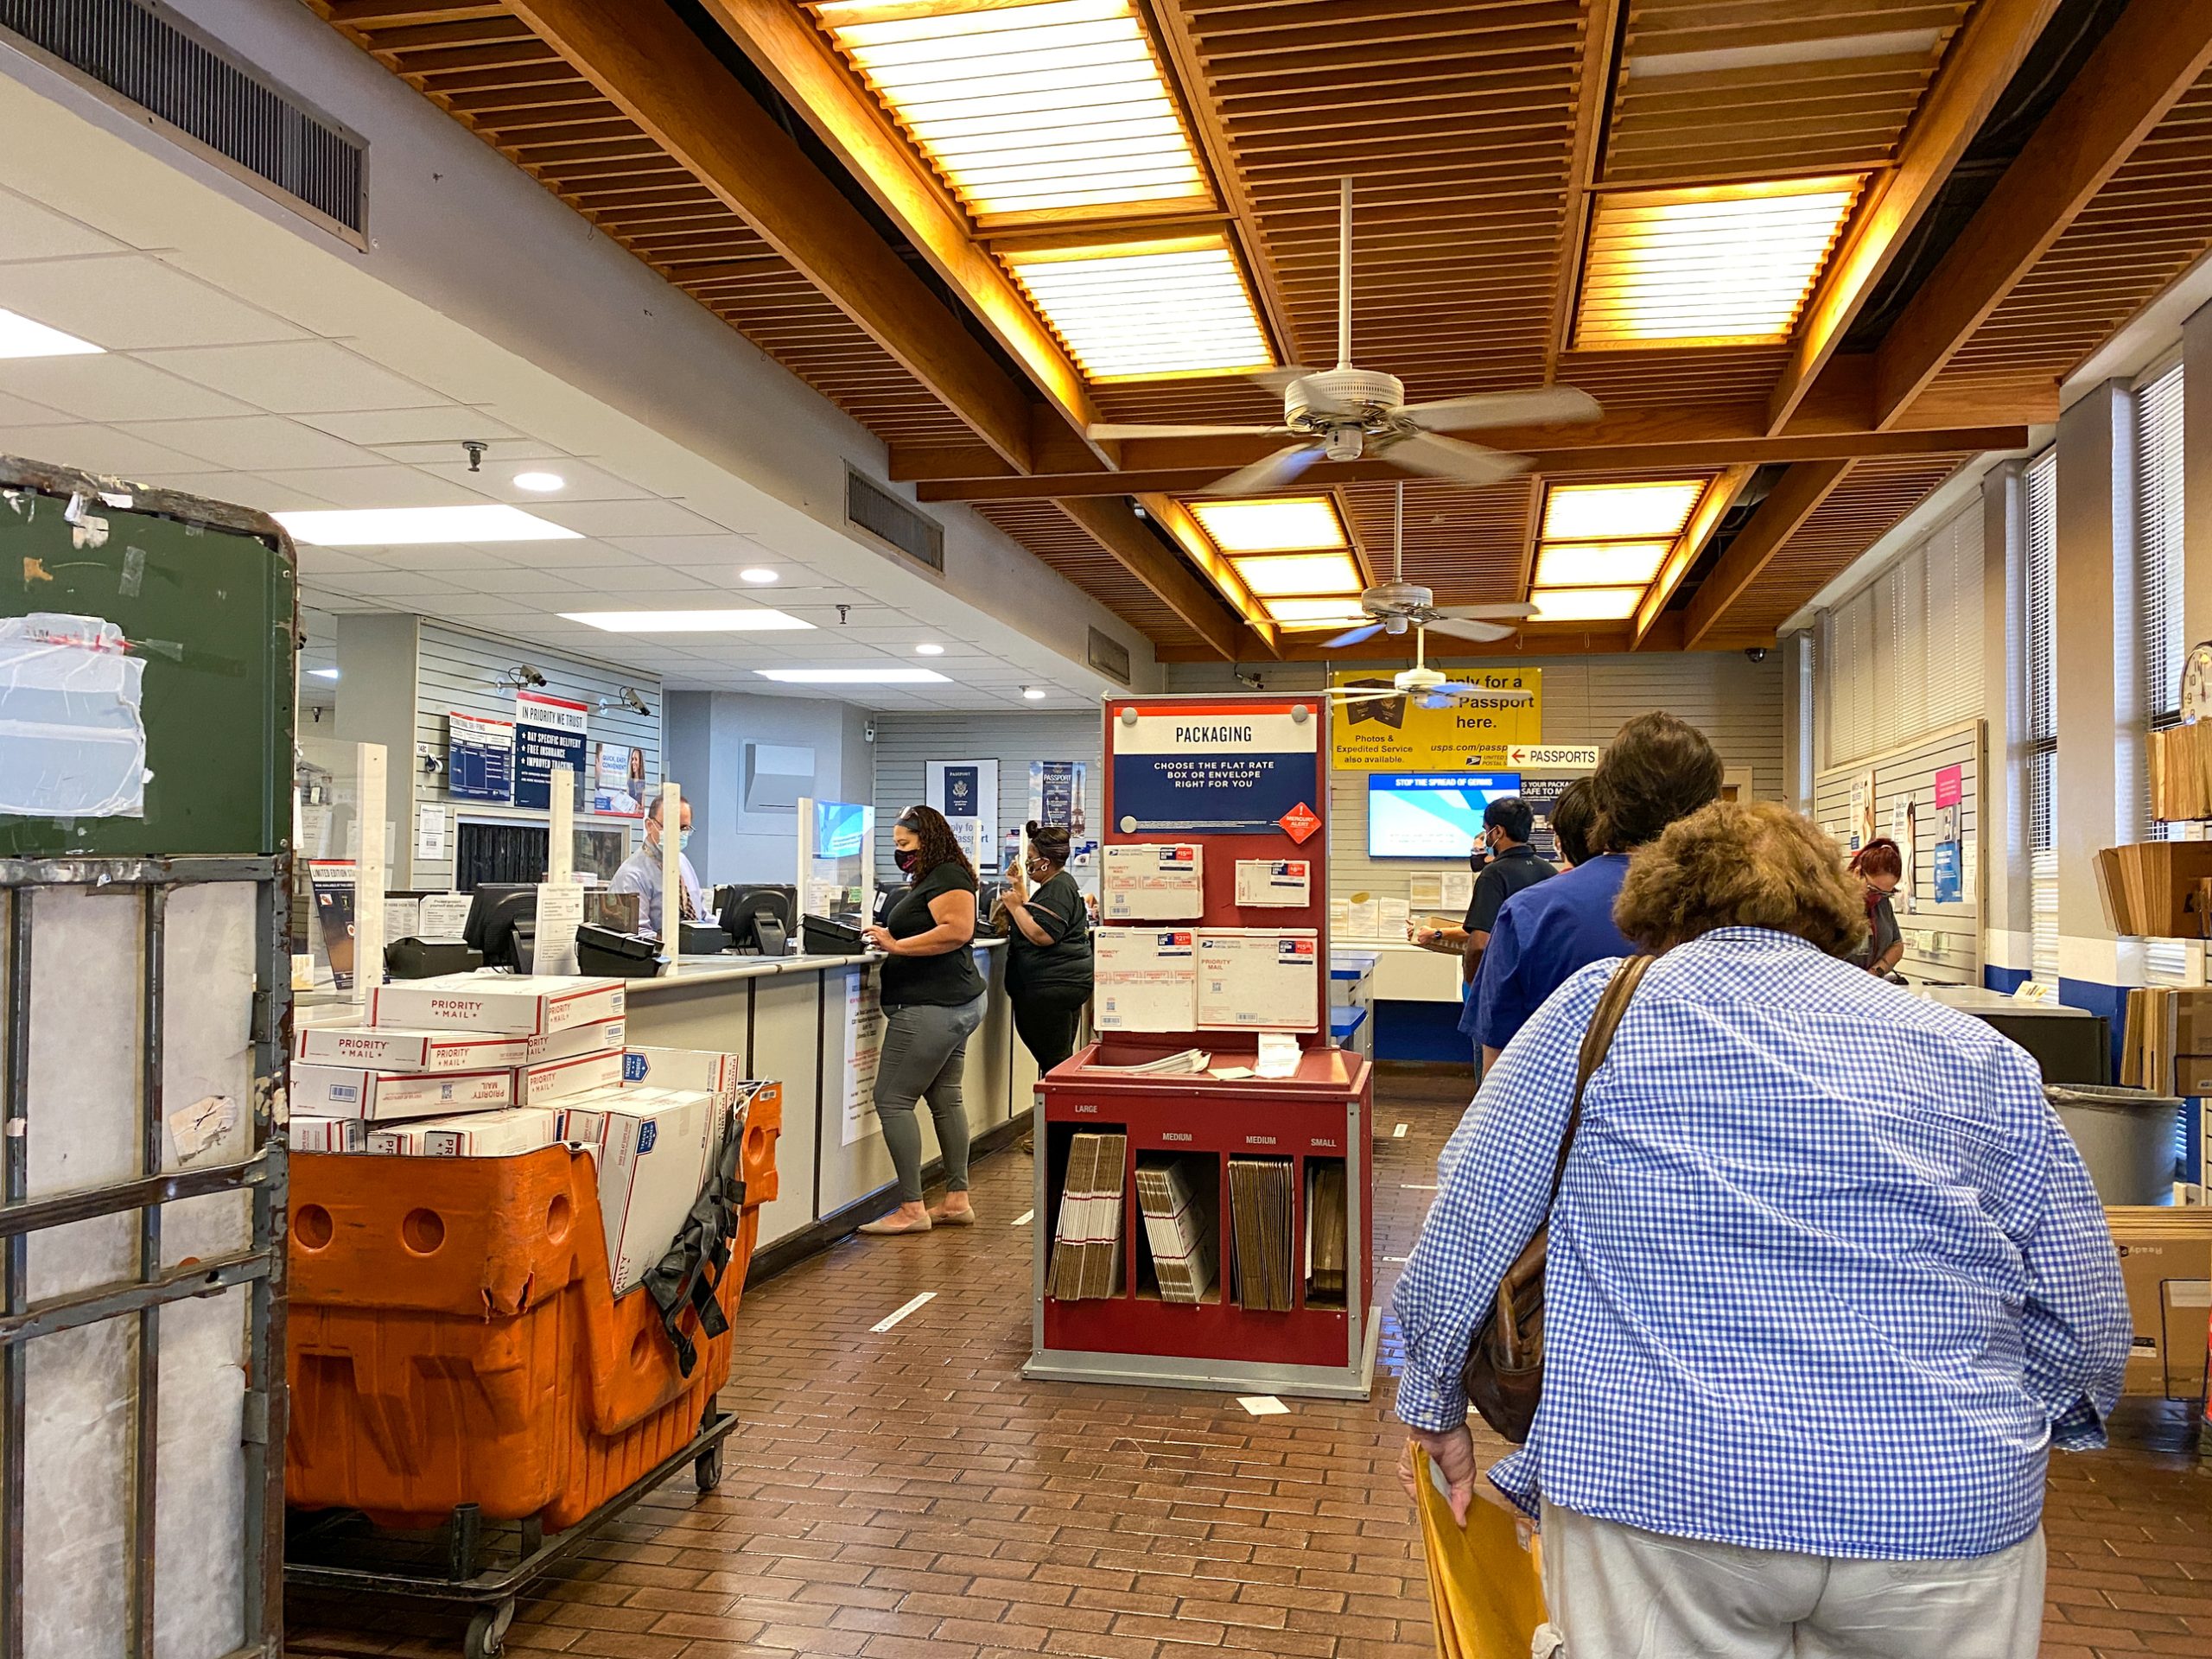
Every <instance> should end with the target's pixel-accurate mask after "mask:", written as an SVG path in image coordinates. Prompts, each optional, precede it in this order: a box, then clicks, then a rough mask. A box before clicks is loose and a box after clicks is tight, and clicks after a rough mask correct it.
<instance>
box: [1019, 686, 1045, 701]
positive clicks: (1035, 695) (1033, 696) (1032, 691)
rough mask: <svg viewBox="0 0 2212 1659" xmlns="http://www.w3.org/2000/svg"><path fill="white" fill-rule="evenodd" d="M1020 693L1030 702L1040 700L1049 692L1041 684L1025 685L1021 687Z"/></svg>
mask: <svg viewBox="0 0 2212 1659" xmlns="http://www.w3.org/2000/svg"><path fill="white" fill-rule="evenodd" d="M1021 695H1022V696H1025V697H1027V698H1028V699H1029V701H1030V702H1044V701H1045V699H1046V696H1048V695H1050V694H1049V693H1047V692H1046V690H1045V688H1044V687H1043V686H1041V685H1025V686H1023V687H1022V688H1021Z"/></svg>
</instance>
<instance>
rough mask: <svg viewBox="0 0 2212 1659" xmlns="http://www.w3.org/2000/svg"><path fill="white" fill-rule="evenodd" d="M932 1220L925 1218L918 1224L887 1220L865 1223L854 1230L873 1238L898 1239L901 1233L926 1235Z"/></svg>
mask: <svg viewBox="0 0 2212 1659" xmlns="http://www.w3.org/2000/svg"><path fill="white" fill-rule="evenodd" d="M930 1225H931V1223H930V1218H929V1217H927V1216H924V1217H922V1218H921V1220H919V1221H918V1222H915V1221H892V1220H889V1219H885V1220H882V1221H870V1222H863V1223H862V1224H861V1225H860V1226H858V1227H856V1228H855V1229H854V1231H855V1232H861V1233H866V1234H867V1235H868V1236H869V1237H871V1238H896V1237H898V1236H899V1235H900V1234H901V1233H926V1232H927V1231H929V1230H930Z"/></svg>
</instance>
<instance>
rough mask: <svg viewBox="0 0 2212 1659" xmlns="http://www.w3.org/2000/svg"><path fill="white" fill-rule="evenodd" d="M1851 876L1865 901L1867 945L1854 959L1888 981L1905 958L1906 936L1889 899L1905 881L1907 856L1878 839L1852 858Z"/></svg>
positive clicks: (1884, 837) (1887, 839)
mask: <svg viewBox="0 0 2212 1659" xmlns="http://www.w3.org/2000/svg"><path fill="white" fill-rule="evenodd" d="M1851 873H1852V874H1853V875H1855V876H1857V877H1858V878H1859V886H1860V887H1861V889H1862V890H1863V891H1864V893H1866V944H1863V945H1861V946H1860V947H1859V952H1858V954H1857V955H1856V956H1854V957H1852V958H1851V959H1852V960H1853V962H1855V963H1858V964H1859V966H1860V967H1861V968H1864V969H1866V971H1867V972H1868V973H1870V974H1878V975H1881V976H1883V977H1885V978H1887V977H1888V976H1889V975H1890V974H1891V972H1892V971H1894V970H1895V969H1896V968H1897V963H1898V962H1899V961H1900V960H1901V959H1902V958H1903V957H1904V934H1903V933H1901V932H1900V931H1898V930H1897V911H1896V910H1895V909H1894V908H1893V907H1892V906H1891V903H1890V895H1891V893H1895V892H1896V891H1897V883H1898V882H1899V881H1901V880H1904V853H1903V852H1901V851H1900V850H1898V848H1897V842H1894V841H1891V839H1890V838H1889V837H1888V836H1875V837H1874V839H1873V840H1872V841H1870V842H1867V843H1866V845H1865V846H1864V847H1861V848H1860V849H1859V850H1858V851H1857V852H1856V853H1853V855H1852V856H1851Z"/></svg>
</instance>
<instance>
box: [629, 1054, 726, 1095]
mask: <svg viewBox="0 0 2212 1659" xmlns="http://www.w3.org/2000/svg"><path fill="white" fill-rule="evenodd" d="M739 1070H740V1068H739V1066H738V1064H737V1056H736V1055H734V1054H724V1053H722V1052H720V1051H719V1050H716V1049H711V1048H631V1049H627V1050H626V1051H624V1052H623V1055H622V1084H623V1087H625V1088H626V1089H636V1088H645V1089H687V1090H696V1091H697V1092H699V1093H702V1094H709V1095H712V1096H714V1097H715V1100H716V1101H718V1102H719V1103H721V1104H723V1105H725V1106H728V1105H729V1104H731V1103H733V1102H734V1101H735V1099H736V1098H737V1085H738V1082H739V1078H738V1075H737V1074H738V1071H739Z"/></svg>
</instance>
